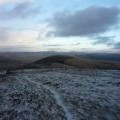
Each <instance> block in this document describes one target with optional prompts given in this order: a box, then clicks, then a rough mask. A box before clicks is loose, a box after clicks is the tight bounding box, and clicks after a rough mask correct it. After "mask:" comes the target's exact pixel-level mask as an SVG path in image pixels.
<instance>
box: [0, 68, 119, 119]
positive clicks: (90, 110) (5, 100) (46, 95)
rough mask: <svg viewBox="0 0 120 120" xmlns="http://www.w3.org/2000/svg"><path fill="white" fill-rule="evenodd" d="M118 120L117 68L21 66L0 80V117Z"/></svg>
mask: <svg viewBox="0 0 120 120" xmlns="http://www.w3.org/2000/svg"><path fill="white" fill-rule="evenodd" d="M4 119H10V120H11V119H12V120H26V119H29V120H66V119H68V120H71V119H73V120H119V119H120V71H119V70H81V71H78V70H62V69H61V70H60V69H53V70H49V69H42V70H24V71H18V72H16V73H15V74H14V75H12V76H9V77H7V78H6V80H5V81H2V80H1V82H0V120H4Z"/></svg>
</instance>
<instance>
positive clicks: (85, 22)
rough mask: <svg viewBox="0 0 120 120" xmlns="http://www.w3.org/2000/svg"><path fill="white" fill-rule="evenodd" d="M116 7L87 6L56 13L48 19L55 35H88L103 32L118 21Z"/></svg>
mask: <svg viewBox="0 0 120 120" xmlns="http://www.w3.org/2000/svg"><path fill="white" fill-rule="evenodd" d="M119 12H120V10H119V9H118V8H116V7H111V8H105V7H95V6H92V7H88V8H86V9H84V10H79V11H76V12H74V13H69V12H62V13H56V14H55V15H54V17H53V18H52V19H51V20H50V24H51V25H52V26H53V27H54V28H55V31H54V32H53V33H54V34H55V35H56V36H66V37H69V36H89V35H96V34H99V33H103V32H105V31H107V30H109V29H110V28H111V27H112V26H114V25H116V24H117V23H118V15H119Z"/></svg>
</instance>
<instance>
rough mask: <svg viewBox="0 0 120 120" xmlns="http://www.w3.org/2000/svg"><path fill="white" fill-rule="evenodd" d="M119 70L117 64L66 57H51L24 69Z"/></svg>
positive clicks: (119, 66) (119, 67) (118, 64)
mask: <svg viewBox="0 0 120 120" xmlns="http://www.w3.org/2000/svg"><path fill="white" fill-rule="evenodd" d="M64 67H65V68H68V67H71V68H81V69H120V63H118V62H106V61H98V60H92V59H87V58H77V57H73V56H67V55H53V56H49V57H45V58H43V59H40V60H38V61H36V62H33V63H31V64H28V65H26V66H25V68H64Z"/></svg>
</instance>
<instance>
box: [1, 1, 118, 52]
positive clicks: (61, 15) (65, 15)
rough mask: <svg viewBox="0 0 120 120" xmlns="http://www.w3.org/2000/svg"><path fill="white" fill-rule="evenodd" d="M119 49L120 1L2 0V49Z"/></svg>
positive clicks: (116, 50) (83, 50) (113, 50)
mask: <svg viewBox="0 0 120 120" xmlns="http://www.w3.org/2000/svg"><path fill="white" fill-rule="evenodd" d="M3 51H8V52H10V51H17V52H18V51H19V52H24V51H78V52H81V51H82V52H120V0H0V52H3Z"/></svg>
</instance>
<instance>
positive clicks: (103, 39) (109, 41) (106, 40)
mask: <svg viewBox="0 0 120 120" xmlns="http://www.w3.org/2000/svg"><path fill="white" fill-rule="evenodd" d="M115 37H116V36H98V37H94V40H95V42H94V43H93V44H94V45H97V44H103V45H107V46H111V45H113V43H114V38H115Z"/></svg>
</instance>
